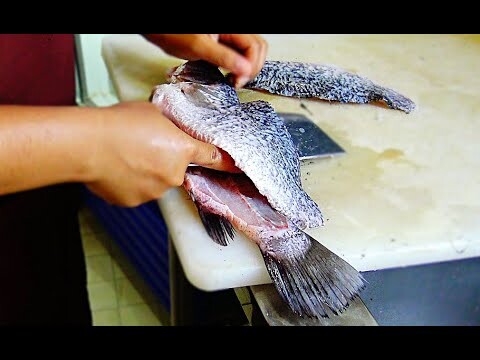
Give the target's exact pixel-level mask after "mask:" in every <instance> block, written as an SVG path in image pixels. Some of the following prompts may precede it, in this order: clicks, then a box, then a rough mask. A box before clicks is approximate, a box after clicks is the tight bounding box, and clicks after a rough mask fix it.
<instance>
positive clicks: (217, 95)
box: [151, 81, 240, 111]
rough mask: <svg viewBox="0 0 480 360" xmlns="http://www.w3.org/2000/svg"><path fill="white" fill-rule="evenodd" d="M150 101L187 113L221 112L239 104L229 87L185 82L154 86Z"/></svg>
mask: <svg viewBox="0 0 480 360" xmlns="http://www.w3.org/2000/svg"><path fill="white" fill-rule="evenodd" d="M232 92H233V93H232ZM151 101H152V102H153V103H155V104H162V105H163V106H162V107H164V106H167V107H168V106H174V107H175V108H179V107H181V108H183V109H188V111H202V110H207V111H212V110H213V111H215V110H218V111H222V110H223V109H225V108H226V107H229V106H231V105H238V104H239V103H240V102H239V100H238V98H237V96H236V93H235V90H234V89H233V88H232V87H230V86H229V85H226V84H215V85H204V84H199V83H194V82H187V81H184V82H179V83H175V84H162V85H158V86H156V87H155V89H154V91H153V95H152V98H151Z"/></svg>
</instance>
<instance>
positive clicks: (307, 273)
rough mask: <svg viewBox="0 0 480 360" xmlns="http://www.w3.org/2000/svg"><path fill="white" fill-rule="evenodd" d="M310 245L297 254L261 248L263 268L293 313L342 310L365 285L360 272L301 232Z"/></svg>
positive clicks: (315, 314) (325, 313)
mask: <svg viewBox="0 0 480 360" xmlns="http://www.w3.org/2000/svg"><path fill="white" fill-rule="evenodd" d="M305 235H306V236H307V237H308V239H309V240H310V243H311V244H310V247H309V249H308V250H307V251H306V252H305V253H304V255H303V256H302V257H301V258H297V257H288V258H279V257H278V256H274V255H273V254H269V253H268V252H264V251H262V249H260V251H261V252H262V255H263V258H264V260H265V265H266V267H267V271H268V273H269V275H270V277H271V279H272V281H273V284H274V285H275V288H276V289H277V291H278V292H279V294H280V296H281V297H282V298H283V300H284V301H285V302H286V303H287V304H288V305H289V306H290V308H291V309H292V310H293V312H295V313H296V314H298V315H300V316H308V317H316V318H319V317H329V315H328V314H329V312H330V313H333V314H335V315H338V313H341V312H343V311H344V310H345V309H346V308H347V307H348V306H349V303H350V302H351V301H352V300H353V299H354V298H355V297H357V296H358V293H359V292H360V291H361V290H362V289H363V288H364V287H365V285H364V281H365V280H364V278H363V276H362V275H361V274H360V273H359V272H358V271H357V270H355V269H354V268H353V267H352V266H351V265H350V264H348V263H347V262H346V261H345V260H343V259H342V258H340V257H339V256H338V255H336V254H334V253H333V252H332V251H330V250H329V249H327V248H326V247H324V246H323V245H321V244H320V243H319V242H318V241H316V240H315V239H313V238H312V237H310V236H309V235H308V234H305Z"/></svg>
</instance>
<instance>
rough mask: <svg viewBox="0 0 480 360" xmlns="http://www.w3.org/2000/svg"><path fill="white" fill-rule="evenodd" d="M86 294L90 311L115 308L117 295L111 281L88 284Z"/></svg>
mask: <svg viewBox="0 0 480 360" xmlns="http://www.w3.org/2000/svg"><path fill="white" fill-rule="evenodd" d="M88 294H89V298H90V307H91V310H92V311H96V310H109V309H110V310H112V309H117V307H118V302H117V295H116V291H115V283H114V282H113V281H108V282H97V283H94V284H88Z"/></svg>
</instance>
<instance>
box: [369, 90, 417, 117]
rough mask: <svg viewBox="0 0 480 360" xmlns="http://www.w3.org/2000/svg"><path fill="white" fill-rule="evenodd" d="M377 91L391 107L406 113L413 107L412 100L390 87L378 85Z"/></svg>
mask: <svg viewBox="0 0 480 360" xmlns="http://www.w3.org/2000/svg"><path fill="white" fill-rule="evenodd" d="M377 91H378V93H379V94H380V96H381V98H382V100H383V101H385V102H386V103H387V105H388V106H389V107H390V108H391V109H394V110H402V111H404V112H406V113H407V114H408V113H409V112H411V111H412V110H414V109H415V103H414V102H413V101H412V100H410V99H409V98H407V97H405V96H403V95H402V94H400V93H398V92H396V91H394V90H392V89H389V88H386V87H380V86H379V87H378V88H377Z"/></svg>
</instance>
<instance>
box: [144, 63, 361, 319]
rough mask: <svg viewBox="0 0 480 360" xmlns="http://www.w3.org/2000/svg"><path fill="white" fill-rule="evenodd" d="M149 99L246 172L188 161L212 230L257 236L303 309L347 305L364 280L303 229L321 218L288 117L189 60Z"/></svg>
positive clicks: (284, 288)
mask: <svg viewBox="0 0 480 360" xmlns="http://www.w3.org/2000/svg"><path fill="white" fill-rule="evenodd" d="M170 79H171V83H170V84H161V85H158V86H156V87H155V89H154V91H153V93H152V97H151V101H152V102H153V103H154V104H156V106H157V107H158V108H159V109H160V110H161V111H162V112H163V113H164V114H165V115H166V116H167V117H168V118H170V120H172V122H173V123H175V124H176V125H177V126H178V127H179V128H180V129H182V130H183V131H185V132H186V133H187V134H189V135H191V136H192V137H194V138H196V139H199V140H201V141H205V142H207V143H211V144H214V145H216V146H217V147H219V148H221V149H223V150H224V151H226V152H227V153H229V154H230V156H231V157H232V158H233V159H234V161H235V165H236V166H237V167H238V168H240V169H241V170H242V171H243V174H230V173H224V172H219V171H215V170H210V169H205V168H202V167H191V168H188V169H187V172H186V174H185V181H184V184H183V186H184V188H185V189H186V190H187V192H188V193H189V194H190V196H191V198H192V200H193V201H194V203H195V205H196V207H197V210H198V213H199V215H200V218H201V220H202V222H203V224H204V226H205V228H206V230H207V232H208V234H209V235H210V237H211V238H212V239H213V240H214V241H216V242H217V243H219V244H221V245H227V244H228V242H229V241H231V240H232V239H233V236H234V233H235V230H234V229H235V228H236V229H237V230H239V231H241V232H243V233H245V235H246V236H247V237H248V238H249V239H250V240H252V241H253V242H255V243H256V244H257V245H258V247H259V249H260V251H261V253H262V255H263V258H264V261H265V265H266V269H267V271H268V273H269V275H270V277H271V279H272V282H273V284H274V285H275V288H276V289H277V291H278V292H279V294H280V296H281V297H282V298H283V299H284V300H285V301H286V303H287V304H288V305H289V306H290V308H291V309H292V310H293V311H294V312H295V313H297V314H299V315H301V316H309V317H324V316H328V313H329V311H330V312H333V313H334V314H337V313H339V312H342V311H343V310H344V309H345V308H346V307H347V306H348V304H349V302H350V301H351V300H352V299H353V298H354V297H356V296H357V295H358V293H359V292H360V290H361V289H362V288H363V287H364V279H363V277H362V276H361V274H360V273H359V272H358V271H357V270H355V269H354V268H353V267H352V266H351V265H350V264H348V263H347V262H346V261H345V260H343V259H342V258H340V257H339V256H338V255H336V254H334V253H333V252H332V251H330V250H329V249H327V248H326V247H324V246H323V245H321V244H320V243H319V242H318V241H317V240H316V239H313V238H312V237H311V236H309V235H308V234H307V233H306V232H304V231H303V230H305V229H307V228H312V227H317V226H320V225H322V224H323V219H322V214H321V211H320V209H319V207H318V205H317V204H316V203H315V202H314V201H313V200H312V199H311V198H310V196H309V195H308V194H307V193H306V192H305V191H304V190H303V189H302V185H301V178H300V163H299V157H298V153H297V151H296V149H295V146H294V144H293V141H292V139H291V137H290V134H289V133H288V131H287V129H286V127H285V125H284V123H283V121H282V120H281V119H280V118H279V117H278V115H277V114H276V113H275V111H274V109H273V107H272V106H271V105H270V104H269V103H267V102H265V101H261V100H260V101H252V102H247V103H240V101H239V99H238V96H237V94H236V91H235V89H233V88H232V87H231V86H230V85H229V84H228V83H227V81H226V78H225V77H224V76H223V74H221V72H220V71H219V70H218V68H216V67H214V66H213V65H211V64H208V63H206V62H203V61H194V62H192V61H190V62H187V63H185V64H183V65H181V66H180V67H178V68H176V69H174V70H173V71H172V72H171V74H170Z"/></svg>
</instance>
